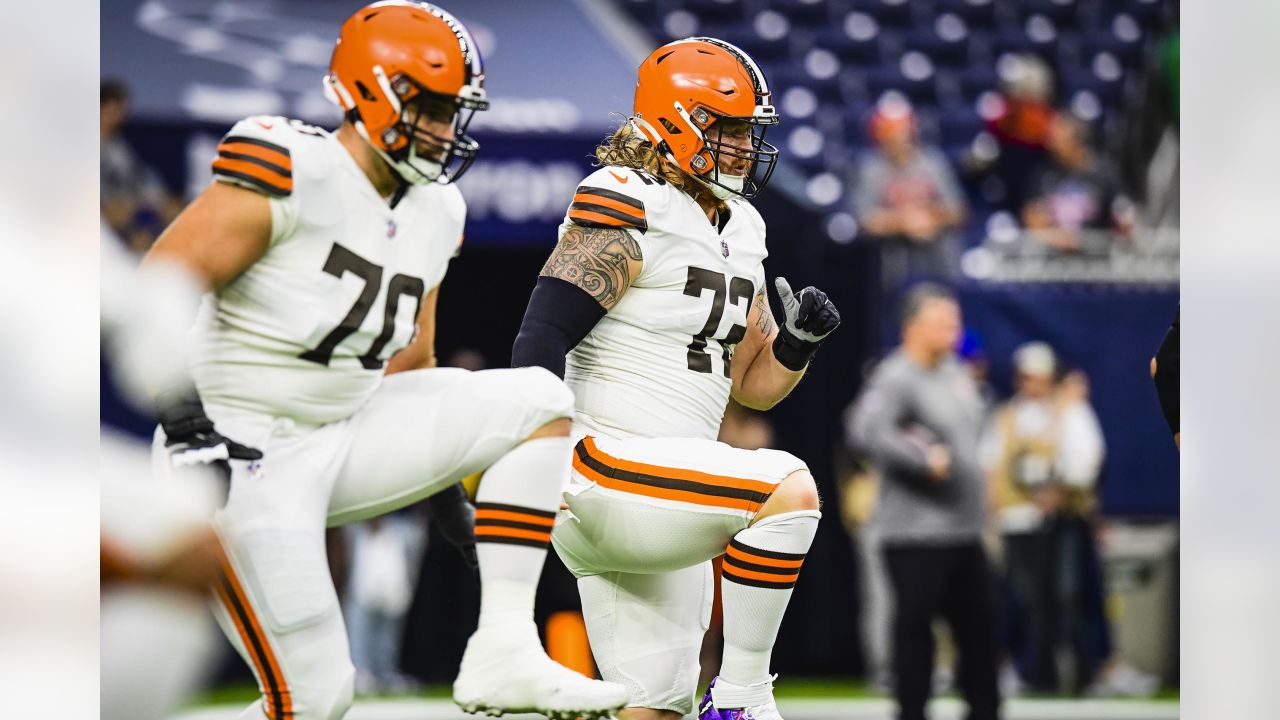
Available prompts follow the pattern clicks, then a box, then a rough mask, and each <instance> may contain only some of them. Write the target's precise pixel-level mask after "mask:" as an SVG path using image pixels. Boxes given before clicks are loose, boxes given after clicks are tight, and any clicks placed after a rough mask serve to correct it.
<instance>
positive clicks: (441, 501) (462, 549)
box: [427, 483, 480, 570]
mask: <svg viewBox="0 0 1280 720" xmlns="http://www.w3.org/2000/svg"><path fill="white" fill-rule="evenodd" d="M427 504H428V505H429V506H430V507H431V517H432V519H434V520H435V523H436V529H437V530H439V531H440V534H441V535H443V536H444V539H445V540H448V541H449V544H450V545H452V546H454V547H456V548H458V552H459V553H461V554H462V560H463V562H465V563H466V564H467V567H469V568H471V569H472V570H478V569H479V568H480V558H479V556H477V555H476V508H475V506H474V505H472V504H471V502H470V501H469V500H468V499H467V491H466V489H465V488H463V487H462V484H461V483H459V484H457V485H452V486H450V487H447V488H445V489H444V490H441V491H440V492H438V493H436V494H435V495H432V496H431V497H429V498H427Z"/></svg>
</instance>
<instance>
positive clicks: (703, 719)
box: [698, 676, 782, 720]
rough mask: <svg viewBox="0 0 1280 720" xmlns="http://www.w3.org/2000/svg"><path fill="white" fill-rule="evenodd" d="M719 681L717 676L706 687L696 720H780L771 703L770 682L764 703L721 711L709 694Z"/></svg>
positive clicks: (775, 707) (775, 708) (771, 690)
mask: <svg viewBox="0 0 1280 720" xmlns="http://www.w3.org/2000/svg"><path fill="white" fill-rule="evenodd" d="M719 679H720V678H719V676H716V677H714V678H712V679H711V684H710V685H708V686H707V693H706V694H705V695H703V696H702V702H701V703H700V704H699V705H698V720H782V716H781V715H779V714H778V706H777V705H775V704H774V702H773V682H772V680H770V681H769V688H768V690H767V692H768V699H767V700H766V701H765V702H763V703H761V704H759V705H752V706H750V707H726V708H723V709H721V708H718V707H716V702H715V698H713V697H712V694H711V689H712V688H714V687H715V686H716V681H717V680H719ZM752 687H753V688H754V687H755V686H754V685H753V686H752ZM735 694H736V693H735Z"/></svg>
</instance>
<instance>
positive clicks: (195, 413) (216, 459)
mask: <svg viewBox="0 0 1280 720" xmlns="http://www.w3.org/2000/svg"><path fill="white" fill-rule="evenodd" d="M156 407H157V412H156V414H157V415H158V416H159V420H160V427H162V428H164V434H165V443H164V445H165V447H166V448H167V449H168V451H169V463H170V465H171V466H172V467H173V468H174V469H175V470H179V471H180V470H182V469H184V468H197V467H206V468H213V469H214V470H215V472H216V473H217V475H218V477H219V478H220V479H221V480H222V482H223V487H224V490H225V489H226V487H227V485H228V484H229V483H230V482H231V464H230V463H229V462H228V461H229V460H261V459H262V451H260V450H258V449H256V448H251V447H249V446H248V445H241V444H240V443H238V442H236V441H235V440H232V439H230V438H227V437H224V436H223V435H221V434H220V433H219V432H218V431H217V430H215V429H214V428H213V421H212V420H210V419H209V416H208V415H206V414H205V412H204V405H203V404H202V403H201V402H200V396H198V395H196V394H195V392H194V391H189V392H186V393H181V394H178V393H162V394H161V395H160V396H159V397H158V398H157V399H156Z"/></svg>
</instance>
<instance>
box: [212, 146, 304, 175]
mask: <svg viewBox="0 0 1280 720" xmlns="http://www.w3.org/2000/svg"><path fill="white" fill-rule="evenodd" d="M223 150H225V151H227V152H233V153H239V154H241V155H249V156H251V157H256V158H258V159H259V160H266V161H267V162H269V163H271V164H273V165H279V166H280V167H282V168H284V169H285V170H288V171H290V172H292V171H293V158H291V157H289V156H288V155H286V154H284V153H282V152H279V151H276V150H272V149H271V148H264V147H262V146H261V145H250V144H249V143H242V142H234V141H232V142H224V143H222V144H220V145H218V152H222V151H223Z"/></svg>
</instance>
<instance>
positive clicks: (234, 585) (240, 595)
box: [219, 546, 293, 720]
mask: <svg viewBox="0 0 1280 720" xmlns="http://www.w3.org/2000/svg"><path fill="white" fill-rule="evenodd" d="M219 550H220V552H219V555H220V556H221V560H222V571H223V573H224V574H225V575H226V578H227V581H228V582H229V583H230V585H231V590H232V592H233V593H235V596H236V599H237V600H238V601H239V603H240V606H241V607H242V608H244V612H245V615H246V616H247V617H248V619H249V627H247V628H241V635H240V637H241V639H242V640H243V641H244V643H245V647H246V648H247V649H248V650H249V655H250V656H251V657H252V656H254V655H255V653H254V652H253V647H254V646H253V642H252V640H251V638H250V637H249V633H252V634H253V635H256V636H257V638H258V640H259V643H260V644H261V646H262V654H263V655H265V656H266V657H265V658H264V659H265V660H266V663H267V668H269V669H270V672H271V674H272V675H274V676H275V679H276V685H277V687H278V688H279V693H280V698H281V705H282V707H283V715H284V717H281V718H275V717H273V718H272V720H290V718H292V717H293V700H292V698H291V697H290V692H289V685H288V682H287V681H286V680H285V677H284V673H283V672H281V671H280V663H278V662H276V656H275V651H273V650H272V649H271V642H270V640H269V638H268V637H267V634H266V633H264V632H263V631H262V624H261V623H259V622H258V616H257V614H256V613H254V611H253V605H251V604H249V598H248V596H247V595H246V594H245V592H244V587H243V586H241V585H240V579H239V578H238V577H237V576H236V572H235V568H233V567H232V566H231V559H230V558H229V557H227V554H226V550H225V548H222V547H221V546H220V547H219ZM224 592H225V590H224ZM223 599H224V601H226V605H227V610H228V612H230V614H231V616H232V618H233V619H234V618H235V617H236V612H235V610H234V609H233V605H232V603H231V602H230V598H227V597H224V598H223ZM237 625H239V621H238V620H237ZM255 664H257V663H255ZM263 670H264V668H262V667H261V666H260V665H259V667H258V671H259V673H262V671H263ZM258 677H260V678H263V681H264V684H265V678H266V674H265V673H263V674H260V675H259V676H258ZM263 705H264V706H266V707H268V708H270V707H271V705H272V703H270V702H267V703H263ZM268 714H269V715H270V714H271V712H270V711H268Z"/></svg>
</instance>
